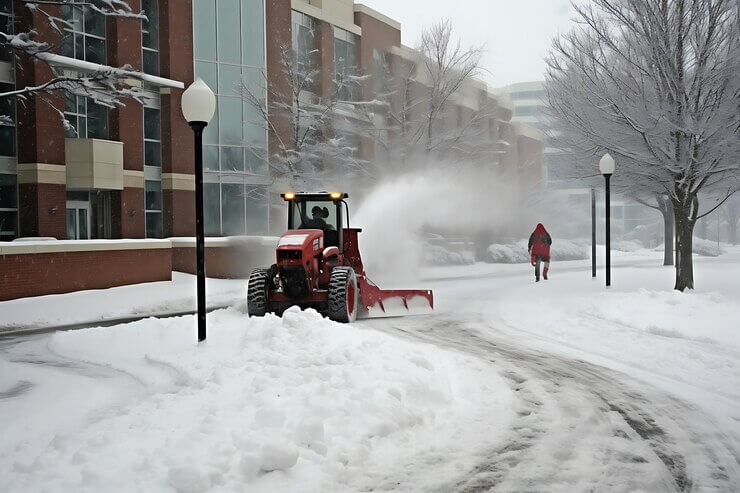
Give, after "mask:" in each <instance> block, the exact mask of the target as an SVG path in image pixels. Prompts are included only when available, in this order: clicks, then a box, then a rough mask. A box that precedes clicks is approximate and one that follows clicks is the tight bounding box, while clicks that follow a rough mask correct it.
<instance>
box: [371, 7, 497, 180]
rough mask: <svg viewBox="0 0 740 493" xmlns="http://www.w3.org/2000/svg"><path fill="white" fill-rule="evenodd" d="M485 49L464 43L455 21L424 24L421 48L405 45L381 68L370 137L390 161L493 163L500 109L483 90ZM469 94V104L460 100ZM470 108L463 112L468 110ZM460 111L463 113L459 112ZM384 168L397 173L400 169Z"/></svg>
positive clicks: (403, 162) (404, 162)
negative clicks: (455, 34)
mask: <svg viewBox="0 0 740 493" xmlns="http://www.w3.org/2000/svg"><path fill="white" fill-rule="evenodd" d="M481 56H482V49H481V48H478V47H472V48H463V47H462V46H461V44H460V41H459V40H457V41H455V40H453V38H452V25H451V24H450V22H449V21H441V22H439V23H437V24H435V25H433V26H431V27H429V28H427V29H424V31H423V32H422V36H421V39H420V42H419V47H418V49H416V50H411V49H406V48H402V49H401V50H400V53H397V54H396V55H395V57H394V58H395V65H394V67H390V66H389V65H388V64H387V62H385V61H384V64H385V66H383V67H376V69H375V74H374V78H375V82H376V90H375V101H376V102H379V103H381V104H378V105H376V106H375V107H374V108H373V111H374V112H375V114H374V115H373V116H374V120H375V126H374V128H373V129H371V131H370V136H371V137H372V138H373V139H374V140H375V143H376V144H377V147H379V148H380V149H382V150H383V151H384V156H383V160H384V161H385V162H386V163H397V164H399V165H400V166H401V167H402V168H404V169H405V168H407V160H408V158H409V156H412V155H421V156H424V157H425V158H426V157H428V156H429V155H430V154H434V155H435V156H454V157H457V158H464V159H465V160H466V161H467V162H473V161H486V162H488V163H490V162H491V161H492V160H493V159H494V158H495V155H496V154H497V152H498V149H497V145H496V140H497V139H495V138H493V136H492V135H491V134H492V133H494V132H491V131H490V129H489V128H488V125H489V122H490V120H491V119H492V117H493V115H494V111H495V108H494V107H493V105H492V103H491V102H490V101H488V100H487V99H486V98H482V97H480V94H478V93H485V92H486V91H485V87H483V89H481V88H476V86H475V77H476V76H477V75H478V74H480V72H481V71H482V69H481V67H480V59H481ZM466 91H467V92H468V93H469V94H468V98H469V99H470V98H475V101H469V102H468V103H471V102H472V103H474V104H468V106H463V105H459V104H453V103H457V102H458V101H457V100H456V98H462V97H463V95H464V94H465V93H466ZM463 111H464V112H465V114H464V115H463V114H462V112H463ZM456 112H461V113H460V114H457V113H456ZM384 171H390V172H394V171H397V170H396V169H386V170H384Z"/></svg>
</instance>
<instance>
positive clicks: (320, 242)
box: [277, 229, 324, 256]
mask: <svg viewBox="0 0 740 493" xmlns="http://www.w3.org/2000/svg"><path fill="white" fill-rule="evenodd" d="M323 248H324V232H323V231H321V230H320V229H292V230H290V231H288V232H287V233H285V234H284V235H283V236H281V237H280V241H279V242H278V246H277V249H278V252H279V251H281V250H302V251H304V252H305V253H306V254H308V256H313V255H316V254H317V253H318V252H320V251H321V250H322V249H323Z"/></svg>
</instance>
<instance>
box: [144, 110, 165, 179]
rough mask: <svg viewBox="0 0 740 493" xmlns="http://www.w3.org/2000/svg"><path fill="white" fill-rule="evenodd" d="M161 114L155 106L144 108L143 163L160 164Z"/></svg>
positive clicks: (157, 165) (149, 164)
mask: <svg viewBox="0 0 740 493" xmlns="http://www.w3.org/2000/svg"><path fill="white" fill-rule="evenodd" d="M161 140H162V130H161V116H160V111H159V109H157V108H144V165H146V166H156V167H161V166H162V142H161Z"/></svg>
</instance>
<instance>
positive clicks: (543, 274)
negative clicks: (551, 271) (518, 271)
mask: <svg viewBox="0 0 740 493" xmlns="http://www.w3.org/2000/svg"><path fill="white" fill-rule="evenodd" d="M547 271H548V269H547V268H546V269H545V270H544V271H542V277H544V278H545V281H547Z"/></svg>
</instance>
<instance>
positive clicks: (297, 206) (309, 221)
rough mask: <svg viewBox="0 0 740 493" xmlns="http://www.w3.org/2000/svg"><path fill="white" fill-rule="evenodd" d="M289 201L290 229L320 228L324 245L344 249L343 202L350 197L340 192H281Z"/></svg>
mask: <svg viewBox="0 0 740 493" xmlns="http://www.w3.org/2000/svg"><path fill="white" fill-rule="evenodd" d="M281 197H282V198H283V199H284V200H285V201H286V202H288V203H289V204H288V229H289V230H296V229H320V230H321V231H323V233H324V246H325V247H330V246H334V247H337V248H339V250H340V252H341V251H342V250H343V238H342V237H343V230H344V228H343V226H342V219H343V214H342V204H346V202H344V199H345V198H347V197H348V195H347V194H346V193H340V192H331V193H330V192H318V193H306V192H289V193H284V194H281Z"/></svg>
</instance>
